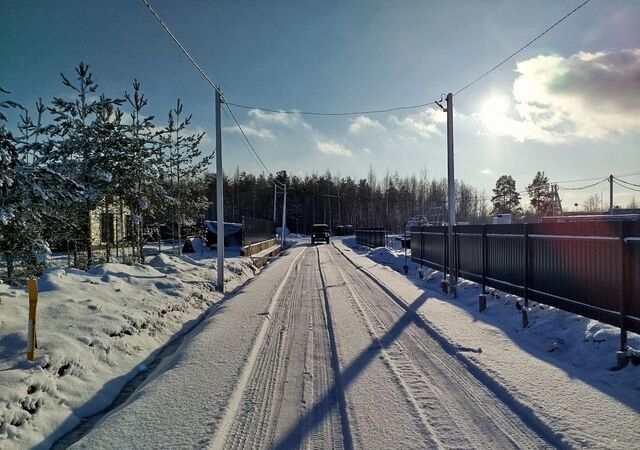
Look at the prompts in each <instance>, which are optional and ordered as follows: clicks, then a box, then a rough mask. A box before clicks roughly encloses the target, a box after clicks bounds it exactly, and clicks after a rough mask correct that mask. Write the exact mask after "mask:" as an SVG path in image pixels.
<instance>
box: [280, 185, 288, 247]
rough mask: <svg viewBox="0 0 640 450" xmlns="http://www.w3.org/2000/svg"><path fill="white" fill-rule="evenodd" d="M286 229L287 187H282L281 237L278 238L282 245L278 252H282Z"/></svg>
mask: <svg viewBox="0 0 640 450" xmlns="http://www.w3.org/2000/svg"><path fill="white" fill-rule="evenodd" d="M286 229H287V185H286V184H285V185H284V200H283V202H282V232H281V234H282V236H281V237H280V238H281V239H282V243H281V244H280V250H281V251H282V250H284V242H285V240H284V235H285V230H286Z"/></svg>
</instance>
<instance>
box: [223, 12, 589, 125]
mask: <svg viewBox="0 0 640 450" xmlns="http://www.w3.org/2000/svg"><path fill="white" fill-rule="evenodd" d="M590 1H591V0H585V1H584V2H582V3H581V4H579V5H578V6H576V7H575V8H573V9H572V10H571V11H569V12H568V13H567V14H565V15H564V16H562V17H561V18H560V19H558V20H556V21H555V22H554V23H553V24H552V25H551V26H549V27H547V28H546V29H545V30H544V31H543V32H542V33H540V34H538V35H537V36H536V37H534V38H533V39H531V40H530V41H529V42H527V43H526V44H524V45H523V46H522V47H520V48H519V49H518V50H516V51H515V52H513V53H511V54H510V55H509V56H507V57H506V58H504V59H503V60H501V61H500V62H499V63H498V64H496V65H494V66H493V67H491V68H490V69H489V70H487V71H486V72H484V73H483V74H481V75H479V76H477V77H476V78H474V79H473V80H472V81H470V82H469V83H467V84H466V85H464V86H463V87H462V88H460V89H458V90H457V91H456V92H455V93H454V94H453V95H454V96H456V95H458V94H460V93H461V92H463V91H465V90H467V89H469V88H470V87H471V86H473V85H474V84H476V83H478V82H479V81H480V80H482V79H483V78H484V77H486V76H487V75H489V74H490V73H491V72H493V71H494V70H496V69H498V68H499V67H501V66H503V65H504V64H505V63H507V62H508V61H509V60H511V59H512V58H513V57H514V56H516V55H518V54H519V53H520V52H522V51H523V50H525V49H526V48H527V47H529V46H530V45H531V44H533V43H534V42H536V41H537V40H538V39H540V38H541V37H542V36H544V35H545V34H547V33H548V32H549V31H551V30H553V29H554V28H555V27H557V26H558V25H559V24H560V23H562V22H564V21H565V20H566V19H567V18H569V16H571V15H572V14H574V13H575V12H576V11H578V10H579V9H581V8H582V7H584V6H585V5H586V4H587V3H589V2H590ZM434 104H436V102H435V101H431V102H425V103H421V104H417V105H407V106H397V107H391V108H384V109H371V110H363V111H339V112H321V111H297V110H285V109H276V108H268V107H263V106H249V105H242V104H239V103H229V105H231V106H235V107H238V108H244V109H254V110H259V111H264V112H271V113H279V114H299V115H306V116H353V115H365V114H383V113H388V112H393V111H402V110H408V109H418V108H424V107H427V106H431V105H434Z"/></svg>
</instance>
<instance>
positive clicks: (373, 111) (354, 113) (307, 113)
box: [228, 101, 436, 116]
mask: <svg viewBox="0 0 640 450" xmlns="http://www.w3.org/2000/svg"><path fill="white" fill-rule="evenodd" d="M228 104H229V105H231V106H235V107H237V108H243V109H257V110H259V111H264V112H270V113H277V114H298V115H301V116H357V115H365V114H383V113H388V112H393V111H401V110H406V109H418V108H424V107H426V106H431V105H435V104H436V102H435V101H432V102H428V103H421V104H419V105H408V106H397V107H394V108H386V109H370V110H363V111H344V112H319V111H296V110H279V109H272V108H263V107H261V106H248V105H240V104H238V103H231V102H229V103H228Z"/></svg>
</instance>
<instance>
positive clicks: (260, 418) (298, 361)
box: [76, 245, 553, 449]
mask: <svg viewBox="0 0 640 450" xmlns="http://www.w3.org/2000/svg"><path fill="white" fill-rule="evenodd" d="M272 265H273V267H269V268H268V269H267V270H266V271H265V273H263V274H262V275H261V276H259V277H257V278H256V280H255V281H254V282H251V283H249V284H248V285H247V286H245V287H244V288H243V289H242V290H241V291H240V292H239V293H238V294H236V295H235V296H233V297H231V298H230V299H229V301H228V302H227V303H225V305H224V306H223V308H222V309H221V310H220V311H218V312H216V314H215V315H213V316H212V317H211V318H209V319H207V320H205V322H204V323H203V325H202V326H201V327H200V328H199V329H197V330H196V332H195V333H193V336H191V337H190V338H189V339H187V341H186V342H185V344H183V346H182V347H181V348H180V349H179V350H178V352H176V355H175V356H174V357H172V358H170V360H168V361H167V362H166V363H163V364H161V367H160V368H159V369H161V370H159V371H158V373H157V374H155V375H154V376H153V377H151V379H150V380H149V381H148V382H147V383H146V384H145V385H144V386H142V388H141V389H140V390H139V391H138V392H137V393H135V394H134V395H133V396H132V398H131V399H130V401H129V402H127V403H125V405H123V406H122V407H121V408H119V409H118V410H116V411H114V412H113V413H111V414H109V415H107V416H106V417H105V419H104V420H103V421H102V422H101V423H99V424H98V426H96V428H95V429H94V430H93V431H92V432H90V433H89V434H88V435H87V436H85V437H84V438H83V439H82V440H80V441H79V442H78V443H77V444H76V446H77V447H78V448H120V447H119V446H120V445H126V447H127V448H194V447H196V448H203V447H209V448H247V449H248V448H281V449H289V448H346V449H350V448H368V449H369V448H371V449H388V448H545V447H552V446H553V445H550V442H549V441H548V440H545V437H544V436H543V434H544V432H540V433H539V431H540V430H538V429H536V427H535V425H534V424H535V422H533V421H530V420H528V419H527V418H526V417H524V418H523V417H520V416H519V415H518V414H516V413H514V412H513V411H512V410H511V409H509V407H507V406H506V405H505V404H504V403H503V402H502V401H501V400H500V398H499V397H498V396H496V395H495V394H494V393H492V392H491V391H490V390H488V389H487V388H486V387H485V386H484V385H483V384H482V383H481V382H479V381H478V380H477V379H476V378H474V377H473V376H472V375H471V374H470V373H469V371H468V369H467V368H466V367H465V366H464V365H463V363H462V362H461V361H460V360H459V359H457V358H455V357H454V356H452V355H451V354H449V353H447V352H446V351H445V350H443V348H442V346H441V345H440V343H439V342H438V340H437V339H435V338H434V337H433V336H432V335H431V334H430V331H429V330H428V329H427V327H426V325H425V324H424V322H423V321H422V319H421V318H420V317H419V315H418V314H416V312H415V311H416V310H417V309H418V308H419V307H420V306H421V305H422V304H423V303H424V302H426V301H427V299H428V298H429V296H428V295H427V294H425V295H424V296H422V297H420V298H419V299H418V300H416V301H415V302H414V303H413V304H411V305H410V306H409V307H406V306H405V304H404V303H403V302H401V301H400V300H399V299H397V298H395V297H394V294H393V293H391V292H390V291H388V290H387V289H384V288H383V287H382V285H381V284H379V283H378V282H377V281H376V280H375V279H373V278H371V277H370V275H367V274H365V273H364V272H362V271H360V270H359V269H358V268H357V267H356V266H355V265H354V264H352V263H351V262H350V260H349V259H347V257H346V256H345V255H344V254H343V253H342V252H341V251H339V250H338V249H337V248H336V247H334V246H333V245H322V246H316V247H297V248H294V249H292V251H290V252H289V255H287V256H285V257H283V258H281V259H278V260H277V261H275V262H274V263H273V264H272ZM552 443H553V442H552Z"/></svg>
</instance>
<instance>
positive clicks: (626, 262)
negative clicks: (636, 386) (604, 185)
mask: <svg viewBox="0 0 640 450" xmlns="http://www.w3.org/2000/svg"><path fill="white" fill-rule="evenodd" d="M627 223H628V222H624V221H622V222H620V257H621V262H622V264H621V269H622V277H621V278H622V289H621V291H620V294H621V297H622V298H621V299H620V351H621V352H626V351H627V328H626V320H625V319H626V314H627V302H628V301H629V300H630V298H631V261H630V257H631V254H630V253H631V252H630V244H627V243H626V242H625V238H626V237H627V229H626V225H627Z"/></svg>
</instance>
